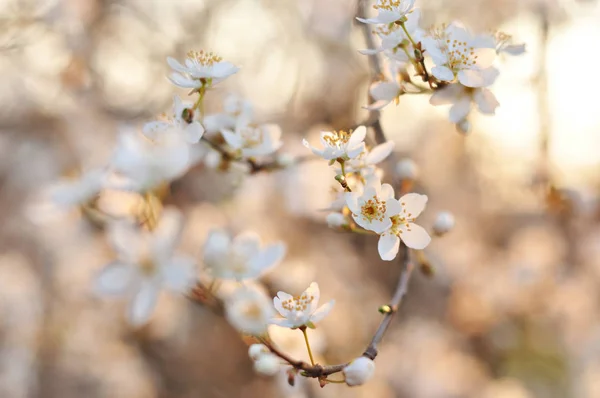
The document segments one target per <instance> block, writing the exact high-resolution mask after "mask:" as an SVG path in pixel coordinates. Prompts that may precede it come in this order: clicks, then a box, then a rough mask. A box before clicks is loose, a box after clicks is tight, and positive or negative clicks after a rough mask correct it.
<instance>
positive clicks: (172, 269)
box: [161, 257, 196, 293]
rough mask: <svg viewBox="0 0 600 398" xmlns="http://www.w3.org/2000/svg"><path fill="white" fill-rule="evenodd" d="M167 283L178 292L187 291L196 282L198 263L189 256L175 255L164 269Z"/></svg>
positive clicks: (163, 272)
mask: <svg viewBox="0 0 600 398" xmlns="http://www.w3.org/2000/svg"><path fill="white" fill-rule="evenodd" d="M161 271H162V274H163V278H164V281H165V285H166V286H167V287H168V288H169V289H172V290H174V291H176V292H180V293H186V292H187V291H188V290H189V289H190V288H191V287H193V286H194V283H195V282H196V264H195V263H194V260H193V259H191V258H188V257H175V258H173V259H172V260H171V261H170V262H169V263H168V264H165V265H164V266H163V267H162V269H161Z"/></svg>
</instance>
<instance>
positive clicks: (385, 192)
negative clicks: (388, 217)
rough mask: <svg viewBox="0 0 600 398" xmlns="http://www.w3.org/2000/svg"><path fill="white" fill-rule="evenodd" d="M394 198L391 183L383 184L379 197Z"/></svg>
mask: <svg viewBox="0 0 600 398" xmlns="http://www.w3.org/2000/svg"><path fill="white" fill-rule="evenodd" d="M393 198H394V188H393V187H392V186H391V185H390V184H383V185H381V191H380V192H379V199H381V200H389V199H393Z"/></svg>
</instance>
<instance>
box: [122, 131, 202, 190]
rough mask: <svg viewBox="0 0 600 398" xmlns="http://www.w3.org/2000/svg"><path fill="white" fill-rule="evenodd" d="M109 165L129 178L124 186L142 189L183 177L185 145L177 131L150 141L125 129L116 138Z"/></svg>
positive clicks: (186, 162) (186, 158)
mask: <svg viewBox="0 0 600 398" xmlns="http://www.w3.org/2000/svg"><path fill="white" fill-rule="evenodd" d="M111 165H112V167H113V168H114V170H115V171H116V172H117V173H119V174H120V175H122V176H124V177H126V178H127V179H128V183H127V184H126V186H125V187H124V188H128V189H132V190H137V191H145V190H149V189H152V188H154V187H156V186H157V185H160V184H161V183H163V182H168V181H171V180H174V179H175V178H178V177H180V176H182V175H183V174H184V173H185V172H186V171H187V170H188V168H189V166H190V151H189V146H188V144H187V143H186V142H185V141H183V139H182V138H181V137H180V136H178V135H176V134H173V135H171V134H169V135H166V136H164V137H161V139H160V140H157V141H154V142H153V141H150V140H148V139H147V138H145V137H144V136H143V135H141V134H137V133H135V132H124V133H122V134H121V135H120V136H119V138H118V143H117V149H116V150H115V152H114V154H113V157H112V160H111Z"/></svg>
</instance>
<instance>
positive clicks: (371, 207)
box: [346, 176, 402, 234]
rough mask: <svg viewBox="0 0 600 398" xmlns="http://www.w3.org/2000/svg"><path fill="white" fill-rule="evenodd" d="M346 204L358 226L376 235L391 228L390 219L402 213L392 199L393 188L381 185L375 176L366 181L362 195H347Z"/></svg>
mask: <svg viewBox="0 0 600 398" xmlns="http://www.w3.org/2000/svg"><path fill="white" fill-rule="evenodd" d="M346 204H347V206H348V208H349V209H350V211H351V212H352V218H353V219H354V221H356V223H357V224H358V225H360V226H361V227H363V228H364V229H367V230H370V231H374V232H376V233H378V234H380V233H382V232H384V231H386V230H388V229H389V228H391V227H392V221H391V217H392V216H394V215H396V214H398V213H400V212H401V211H402V207H401V206H400V203H398V201H397V200H396V199H394V188H392V186H391V185H390V184H383V185H381V180H379V178H378V177H375V176H374V177H372V178H370V179H369V180H367V183H366V184H365V188H364V192H363V193H362V194H359V193H357V192H349V193H347V194H346Z"/></svg>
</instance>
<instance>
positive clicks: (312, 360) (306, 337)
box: [300, 326, 315, 366]
mask: <svg viewBox="0 0 600 398" xmlns="http://www.w3.org/2000/svg"><path fill="white" fill-rule="evenodd" d="M300 330H302V334H303V335H304V342H305V343H306V349H307V350H308V356H309V357H310V363H311V365H312V366H315V360H314V358H313V354H312V350H311V349H310V343H309V342H308V334H306V326H304V327H301V328H300Z"/></svg>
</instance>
